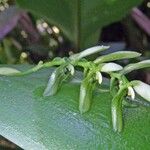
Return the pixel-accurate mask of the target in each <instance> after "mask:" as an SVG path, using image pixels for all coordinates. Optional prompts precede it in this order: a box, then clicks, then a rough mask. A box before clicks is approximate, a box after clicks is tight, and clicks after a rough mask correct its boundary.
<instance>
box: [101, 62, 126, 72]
mask: <svg viewBox="0 0 150 150" xmlns="http://www.w3.org/2000/svg"><path fill="white" fill-rule="evenodd" d="M122 69H123V67H122V66H120V65H118V64H116V63H106V64H104V65H103V66H102V68H101V72H113V71H119V70H122Z"/></svg>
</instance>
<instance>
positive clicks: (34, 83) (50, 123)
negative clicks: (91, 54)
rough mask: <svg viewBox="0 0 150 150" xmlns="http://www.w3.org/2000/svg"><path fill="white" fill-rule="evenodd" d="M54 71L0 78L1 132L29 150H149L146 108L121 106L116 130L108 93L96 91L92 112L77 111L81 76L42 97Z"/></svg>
mask: <svg viewBox="0 0 150 150" xmlns="http://www.w3.org/2000/svg"><path fill="white" fill-rule="evenodd" d="M21 68H23V66H22V67H21ZM21 68H18V69H19V70H21ZM52 70H53V69H47V70H41V71H39V72H37V73H34V74H32V75H27V76H24V77H0V134H1V135H2V136H4V137H6V138H8V139H9V140H11V141H13V142H14V143H16V144H18V145H19V146H20V147H22V148H23V149H33V150H37V149H42V150H58V149H63V150H70V149H78V150H83V149H91V150H97V149H101V150H105V149H114V150H117V149H118V150H119V149H126V150H130V149H149V139H150V134H149V131H150V126H149V122H150V108H149V107H142V106H141V107H137V108H133V109H132V108H130V109H127V108H125V109H124V122H125V124H124V130H123V132H121V133H120V134H118V133H114V132H113V129H112V124H111V108H110V106H111V96H110V95H109V93H107V92H100V91H98V89H97V90H96V91H95V93H94V96H93V104H92V107H91V110H90V111H89V112H87V113H85V114H83V115H81V114H80V113H79V110H78V104H79V103H78V96H79V78H78V77H77V76H78V75H80V74H78V75H75V78H76V79H74V81H76V82H72V83H68V84H64V85H63V86H62V88H61V89H60V91H59V92H58V94H56V95H55V96H50V97H43V96H42V95H43V90H44V88H45V87H46V84H47V81H48V77H49V74H50V73H51V72H52ZM99 92H100V93H99Z"/></svg>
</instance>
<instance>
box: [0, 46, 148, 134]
mask: <svg viewBox="0 0 150 150" xmlns="http://www.w3.org/2000/svg"><path fill="white" fill-rule="evenodd" d="M108 48H109V46H95V47H92V48H88V49H86V50H84V51H82V52H80V53H77V54H73V55H71V56H70V57H64V58H60V57H57V58H55V59H53V60H52V61H50V62H46V63H43V62H42V61H40V62H39V63H38V65H37V66H35V67H33V68H31V69H29V70H27V71H25V72H21V71H19V70H16V69H13V68H8V67H1V68H0V75H6V76H22V75H27V74H30V73H33V72H36V71H38V70H40V69H42V68H49V67H52V66H58V67H57V68H56V69H55V70H54V71H53V73H52V74H51V76H50V78H49V81H48V84H47V86H46V88H45V91H44V93H43V96H52V95H54V94H56V93H57V92H58V90H59V89H60V87H61V85H62V83H63V82H66V81H69V80H70V79H71V78H72V77H73V76H74V75H75V68H76V67H81V68H82V69H83V75H84V77H83V80H82V81H81V85H80V93H79V111H80V113H81V114H82V113H85V112H87V111H89V110H90V106H91V101H92V97H93V92H94V89H95V88H96V85H97V84H102V81H103V76H102V74H103V73H107V74H108V75H109V76H110V94H111V95H112V101H111V114H112V125H113V129H114V131H117V132H120V131H122V128H123V115H122V112H123V106H124V103H123V102H124V101H125V99H126V98H127V96H130V97H131V99H132V100H134V99H135V92H136V93H137V94H138V95H140V96H141V97H143V98H144V99H145V100H147V101H148V102H150V93H149V91H150V85H148V84H146V83H143V82H142V81H139V80H133V81H129V80H128V79H127V77H126V74H128V73H130V72H131V71H134V70H138V69H143V68H149V67H150V60H144V61H141V62H138V63H133V64H129V65H127V66H125V67H122V66H121V65H119V64H117V63H114V62H113V61H116V60H121V59H131V58H135V57H139V56H140V55H141V54H140V53H137V52H133V51H119V52H114V53H110V54H108V55H103V56H100V57H98V58H97V59H95V60H94V61H88V60H87V59H85V57H87V56H89V55H92V54H94V53H98V52H101V51H104V50H107V49H108Z"/></svg>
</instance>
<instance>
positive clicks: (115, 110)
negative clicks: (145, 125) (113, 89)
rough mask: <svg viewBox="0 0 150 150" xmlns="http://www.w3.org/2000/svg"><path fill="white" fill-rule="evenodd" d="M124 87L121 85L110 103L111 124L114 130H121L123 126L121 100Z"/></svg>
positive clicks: (124, 92)
mask: <svg viewBox="0 0 150 150" xmlns="http://www.w3.org/2000/svg"><path fill="white" fill-rule="evenodd" d="M126 89H127V87H126V86H123V87H121V88H120V89H119V91H118V93H117V94H116V96H115V97H114V98H113V100H112V103H111V114H112V125H113V129H114V131H115V132H121V131H122V128H123V113H122V101H123V98H124V96H125V95H126Z"/></svg>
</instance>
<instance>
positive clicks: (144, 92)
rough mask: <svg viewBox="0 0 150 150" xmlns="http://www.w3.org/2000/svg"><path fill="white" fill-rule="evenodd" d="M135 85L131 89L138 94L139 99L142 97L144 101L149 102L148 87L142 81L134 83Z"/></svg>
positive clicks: (149, 93)
mask: <svg viewBox="0 0 150 150" xmlns="http://www.w3.org/2000/svg"><path fill="white" fill-rule="evenodd" d="M136 82H137V85H135V86H134V87H133V88H134V90H135V91H136V92H137V94H139V95H140V96H141V97H143V98H144V99H145V100H147V101H149V102H150V85H148V84H146V83H144V82H142V81H136Z"/></svg>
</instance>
